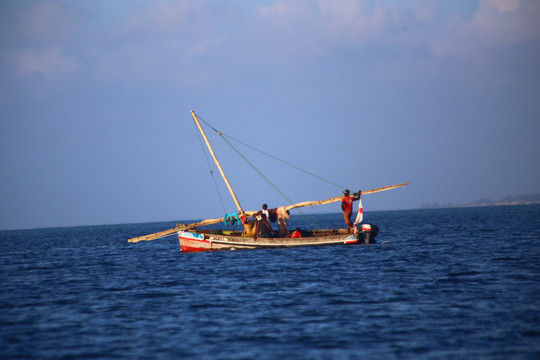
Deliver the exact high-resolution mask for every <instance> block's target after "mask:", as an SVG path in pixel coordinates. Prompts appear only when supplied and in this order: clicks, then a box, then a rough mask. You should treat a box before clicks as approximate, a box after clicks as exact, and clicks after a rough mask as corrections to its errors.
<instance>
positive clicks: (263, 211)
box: [262, 204, 270, 221]
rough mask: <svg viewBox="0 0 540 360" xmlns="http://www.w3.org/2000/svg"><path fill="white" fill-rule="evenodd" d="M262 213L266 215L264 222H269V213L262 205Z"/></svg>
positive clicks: (266, 206) (266, 207)
mask: <svg viewBox="0 0 540 360" xmlns="http://www.w3.org/2000/svg"><path fill="white" fill-rule="evenodd" d="M262 213H263V214H265V215H266V220H268V221H270V211H268V205H266V204H263V205H262Z"/></svg>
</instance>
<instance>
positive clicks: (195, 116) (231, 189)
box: [191, 110, 244, 214]
mask: <svg viewBox="0 0 540 360" xmlns="http://www.w3.org/2000/svg"><path fill="white" fill-rule="evenodd" d="M191 116H193V120H195V123H196V124H197V127H198V128H199V131H200V132H201V134H202V136H203V138H204V141H205V142H206V146H208V150H210V154H212V157H213V158H214V161H215V163H216V165H217V167H218V169H219V172H220V173H221V176H222V177H223V180H224V181H225V184H226V185H227V188H228V189H229V192H230V193H231V196H232V198H233V200H234V203H235V204H236V208H237V209H238V212H239V213H241V214H242V213H243V212H244V210H242V207H241V206H240V203H239V202H238V198H237V197H236V194H235V193H234V190H233V188H232V187H231V184H230V183H229V180H228V179H227V176H226V175H225V172H224V171H223V169H222V168H221V164H220V163H219V161H218V159H217V157H216V154H215V153H214V150H213V149H212V146H211V145H210V142H209V141H208V138H207V137H206V134H205V133H204V130H203V129H202V127H201V124H200V123H199V119H198V118H197V115H195V112H194V111H193V110H191Z"/></svg>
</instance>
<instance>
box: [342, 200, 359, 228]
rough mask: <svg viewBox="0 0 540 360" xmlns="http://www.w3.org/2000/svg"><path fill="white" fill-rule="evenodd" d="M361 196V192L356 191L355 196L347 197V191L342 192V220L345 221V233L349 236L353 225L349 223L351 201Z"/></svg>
mask: <svg viewBox="0 0 540 360" xmlns="http://www.w3.org/2000/svg"><path fill="white" fill-rule="evenodd" d="M361 194H362V191H358V194H357V195H354V194H353V195H349V190H345V191H344V192H343V199H341V210H343V218H344V219H345V224H347V231H348V232H349V234H350V233H351V230H352V228H353V224H352V222H351V216H352V207H353V201H355V200H358V199H360V195H361Z"/></svg>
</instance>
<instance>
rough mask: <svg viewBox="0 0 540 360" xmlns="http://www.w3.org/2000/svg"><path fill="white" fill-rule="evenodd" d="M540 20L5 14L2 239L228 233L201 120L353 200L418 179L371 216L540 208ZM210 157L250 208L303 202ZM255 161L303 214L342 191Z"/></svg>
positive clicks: (469, 4)
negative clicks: (79, 231)
mask: <svg viewBox="0 0 540 360" xmlns="http://www.w3.org/2000/svg"><path fill="white" fill-rule="evenodd" d="M539 18H540V2H538V1H536V0H482V1H470V0H463V1H446V0H441V1H424V0H418V1H353V0H343V1H336V0H318V1H315V0H312V1H308V0H297V1H181V0H179V1H2V2H1V3H0V30H1V32H0V34H1V35H0V108H1V113H0V114H1V115H0V116H1V119H0V121H1V123H0V126H1V127H0V168H1V169H2V176H1V180H0V229H16V228H31V227H49V226H70V225H86V224H112V223H126V222H146V221H161V220H184V219H186V220H187V219H200V218H215V217H220V216H222V215H223V209H222V206H221V204H220V202H219V200H218V197H217V195H216V194H217V193H216V189H215V187H214V185H213V181H212V178H211V177H210V175H209V170H208V167H207V165H206V161H205V158H204V155H203V153H202V149H201V145H200V143H199V140H198V138H197V137H196V133H195V128H194V126H193V124H192V119H191V116H190V113H189V111H190V110H191V109H194V110H195V111H196V112H197V113H198V114H199V115H200V116H201V117H202V118H203V119H205V120H206V121H208V122H209V123H211V124H212V125H213V126H214V127H216V128H217V129H219V130H221V131H223V132H224V133H226V134H228V135H230V136H233V137H235V138H237V139H239V140H242V141H244V142H246V143H249V144H251V145H254V146H257V147H258V148H260V149H261V150H264V151H266V152H268V153H271V154H273V155H275V156H277V157H278V158H281V159H284V160H287V161H289V162H291V163H293V164H296V165H298V166H300V167H302V168H304V169H306V170H309V171H311V172H313V173H316V174H317V175H319V176H321V177H323V178H326V179H329V180H331V181H333V182H335V183H337V184H340V185H343V186H346V187H348V188H350V189H351V190H357V189H370V188H376V187H380V186H386V185H391V184H396V183H401V182H407V181H410V182H411V185H410V186H409V187H407V188H406V189H400V190H392V191H388V192H386V193H380V194H374V195H370V196H366V197H365V199H364V206H365V211H366V214H367V213H368V212H369V211H370V210H383V209H410V208H416V207H419V206H421V205H422V204H425V203H433V202H440V203H448V202H451V203H454V204H459V203H464V202H469V201H473V200H476V199H478V198H491V199H499V198H502V197H504V196H506V195H521V194H531V193H537V192H540V166H539V161H538V157H539V155H540V145H539V143H540V142H539V141H538V138H539V135H540V101H539V95H540V22H539V21H538V19H539ZM209 135H210V134H209ZM211 140H212V141H213V143H214V144H215V146H216V151H217V152H218V155H220V154H221V156H220V160H222V162H223V165H224V168H225V170H226V171H227V172H228V175H229V178H230V180H231V182H232V184H233V186H234V187H235V189H236V191H237V193H238V197H239V199H240V202H241V204H242V206H243V207H244V208H245V209H246V210H257V209H259V207H260V205H261V204H262V203H263V202H266V203H268V204H269V205H270V206H271V207H272V206H279V205H286V203H285V201H284V200H283V199H282V198H281V197H280V196H279V195H278V194H276V193H275V192H274V190H273V189H272V188H271V187H270V186H268V185H267V184H266V183H265V182H263V181H262V180H261V179H260V178H259V177H258V176H257V175H256V174H255V173H254V172H253V171H252V170H251V169H250V168H249V167H247V166H246V165H245V164H243V163H242V161H241V160H240V159H237V158H235V156H236V155H235V154H234V153H233V152H232V151H231V150H230V149H229V148H228V147H227V146H226V144H225V143H224V142H223V141H222V140H221V139H219V138H216V137H215V136H212V137H211ZM252 155H253V156H252ZM246 156H248V157H250V160H252V161H253V162H254V163H256V164H257V166H258V167H259V169H260V170H261V171H263V172H264V173H265V174H266V175H267V176H268V177H269V178H270V179H271V180H272V181H273V182H274V183H275V184H276V185H277V186H278V187H279V188H280V189H281V190H282V191H283V192H284V193H285V194H287V196H288V197H289V198H290V199H291V200H293V201H294V202H300V201H306V200H318V199H324V198H329V197H332V196H335V195H339V194H340V193H341V190H340V189H339V188H336V187H333V186H331V185H328V184H326V183H321V182H319V181H317V180H314V179H312V178H310V177H305V176H302V175H297V174H296V173H295V172H294V171H293V170H291V169H290V168H283V167H278V166H276V165H275V164H273V163H269V162H267V161H266V160H263V159H260V158H259V156H257V155H255V154H252V153H251V152H249V151H247V152H246ZM216 175H217V172H216ZM216 181H217V182H218V183H219V186H220V193H221V196H222V197H223V199H224V202H225V207H226V210H227V211H234V210H235V208H234V204H233V202H232V200H230V197H229V195H228V193H227V191H226V189H225V187H224V186H223V185H222V181H221V179H220V178H216ZM315 210H316V211H323V212H334V211H339V206H338V205H328V206H326V207H324V208H322V209H313V210H312V211H315Z"/></svg>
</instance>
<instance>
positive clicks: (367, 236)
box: [358, 224, 379, 244]
mask: <svg viewBox="0 0 540 360" xmlns="http://www.w3.org/2000/svg"><path fill="white" fill-rule="evenodd" d="M359 230H360V231H359V232H358V235H359V239H358V242H359V243H362V240H364V244H375V243H376V241H375V238H376V237H377V234H378V233H379V227H378V226H377V225H375V224H362V225H361V226H360V229H359Z"/></svg>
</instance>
